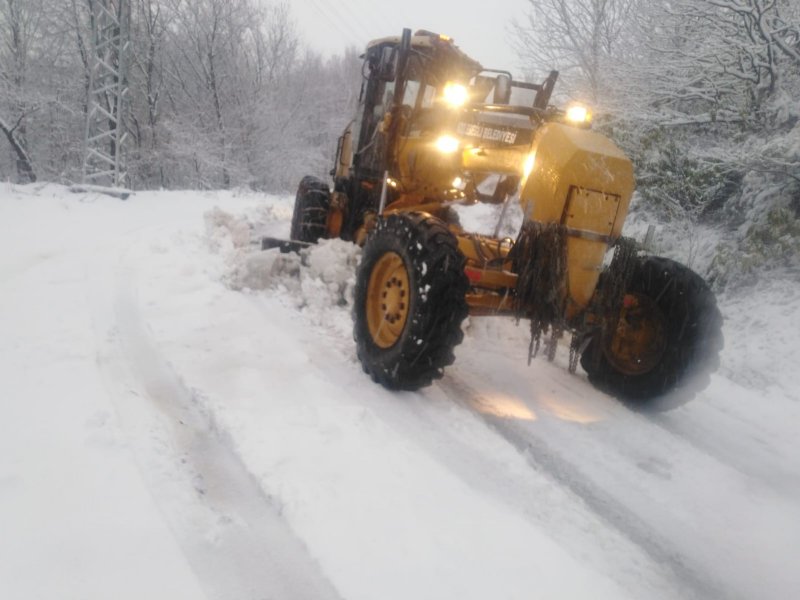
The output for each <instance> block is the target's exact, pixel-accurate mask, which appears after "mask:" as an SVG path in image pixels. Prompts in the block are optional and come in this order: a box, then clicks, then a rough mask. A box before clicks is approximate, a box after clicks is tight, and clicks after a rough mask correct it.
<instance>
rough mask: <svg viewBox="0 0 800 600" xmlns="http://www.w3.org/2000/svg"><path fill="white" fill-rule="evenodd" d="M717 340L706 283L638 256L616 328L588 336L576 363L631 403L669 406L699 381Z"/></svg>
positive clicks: (711, 363)
mask: <svg viewBox="0 0 800 600" xmlns="http://www.w3.org/2000/svg"><path fill="white" fill-rule="evenodd" d="M602 284H603V282H602V279H601V283H600V285H602ZM722 345H723V338H722V316H721V315H720V312H719V309H718V308H717V303H716V299H715V298H714V294H713V292H711V290H710V289H709V288H708V286H707V285H706V283H705V281H703V279H702V278H701V277H700V276H699V275H697V274H696V273H694V272H693V271H692V270H691V269H689V268H687V267H685V266H683V265H681V264H679V263H676V262H674V261H671V260H669V259H666V258H658V257H645V258H642V259H639V260H638V261H637V263H636V265H635V266H634V271H633V273H632V275H631V279H630V283H629V285H628V289H627V290H626V291H625V295H624V297H623V302H622V309H621V311H620V317H619V320H618V322H617V324H616V327H613V328H611V331H610V332H609V334H608V335H606V336H605V339H603V336H600V335H597V336H595V337H594V338H593V339H592V341H591V342H590V344H589V346H588V347H587V348H586V350H585V351H584V353H583V355H582V356H581V366H582V367H583V368H584V369H585V370H586V372H587V373H588V375H589V380H590V381H591V382H592V383H593V384H594V385H595V386H596V387H597V388H599V389H602V390H604V391H606V392H609V393H610V394H613V395H615V396H618V397H620V398H622V399H624V400H632V401H637V402H643V401H645V400H651V399H655V398H659V397H661V398H663V401H659V402H658V403H656V404H653V405H652V406H654V407H655V408H672V407H673V406H676V405H678V404H682V403H684V402H686V401H688V400H690V399H691V398H692V397H693V396H694V395H695V393H696V392H697V391H699V390H701V389H703V388H704V387H706V385H707V384H708V381H709V375H710V373H711V372H712V371H713V370H714V369H716V368H717V366H718V365H719V351H720V349H721V348H722Z"/></svg>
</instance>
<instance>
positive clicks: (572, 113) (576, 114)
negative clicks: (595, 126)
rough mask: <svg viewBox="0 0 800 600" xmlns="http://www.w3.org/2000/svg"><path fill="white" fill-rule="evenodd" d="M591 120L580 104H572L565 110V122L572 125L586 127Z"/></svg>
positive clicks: (590, 116) (586, 109)
mask: <svg viewBox="0 0 800 600" xmlns="http://www.w3.org/2000/svg"><path fill="white" fill-rule="evenodd" d="M591 120H592V113H590V112H589V109H588V108H586V107H585V106H582V105H580V104H573V105H572V106H570V107H569V108H568V109H567V121H569V122H570V123H573V124H574V125H586V124H588V123H589V122H590V121H591Z"/></svg>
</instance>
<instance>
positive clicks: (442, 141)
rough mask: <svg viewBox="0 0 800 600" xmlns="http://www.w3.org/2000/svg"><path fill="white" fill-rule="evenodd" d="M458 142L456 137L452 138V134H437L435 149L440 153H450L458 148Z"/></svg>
mask: <svg viewBox="0 0 800 600" xmlns="http://www.w3.org/2000/svg"><path fill="white" fill-rule="evenodd" d="M460 144H461V142H459V141H458V138H454V137H453V136H452V135H442V136H439V139H437V140H436V142H435V145H436V149H437V150H438V151H439V152H441V153H442V154H452V153H453V152H455V151H456V150H458V147H459V145H460Z"/></svg>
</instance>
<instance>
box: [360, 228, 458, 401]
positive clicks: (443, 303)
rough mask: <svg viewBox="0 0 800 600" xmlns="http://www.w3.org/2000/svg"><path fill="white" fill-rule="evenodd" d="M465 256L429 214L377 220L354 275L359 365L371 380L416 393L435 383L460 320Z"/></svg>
mask: <svg viewBox="0 0 800 600" xmlns="http://www.w3.org/2000/svg"><path fill="white" fill-rule="evenodd" d="M468 287H469V282H468V280H467V277H466V275H464V257H463V255H462V254H461V252H460V251H459V250H458V243H457V241H456V238H455V236H453V234H452V233H450V231H449V230H448V229H447V227H446V226H445V225H444V223H442V221H440V220H439V219H437V218H435V217H431V216H430V215H425V214H418V213H410V214H395V215H390V216H388V217H386V218H385V219H380V220H379V221H378V224H377V226H376V228H375V230H374V231H373V232H372V233H371V234H370V236H369V238H368V239H367V241H366V244H365V245H364V251H363V254H362V258H361V264H360V265H359V268H358V272H357V274H356V287H355V304H354V307H353V320H354V333H353V336H354V338H355V341H356V347H357V352H358V358H359V360H360V361H361V364H362V366H363V368H364V371H365V372H367V373H368V374H369V375H370V376H371V377H372V379H373V380H375V381H376V382H378V383H381V384H382V385H384V386H386V387H388V388H391V389H405V390H415V389H418V388H420V387H423V386H426V385H429V384H430V383H431V381H433V379H436V378H439V377H441V376H442V373H443V369H444V367H446V366H448V365H450V364H452V363H453V360H454V355H453V348H454V347H455V346H456V345H457V344H459V343H461V340H462V339H463V333H462V332H461V322H462V321H463V320H464V318H465V317H466V316H467V312H468V307H467V303H466V299H465V294H466V291H467V288H468Z"/></svg>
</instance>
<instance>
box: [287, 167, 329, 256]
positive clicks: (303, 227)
mask: <svg viewBox="0 0 800 600" xmlns="http://www.w3.org/2000/svg"><path fill="white" fill-rule="evenodd" d="M330 204H331V193H330V190H329V189H328V185H327V184H326V183H325V182H324V181H322V180H321V179H317V178H316V177H312V176H310V175H308V176H306V177H303V179H302V181H301V182H300V185H299V186H297V195H296V196H295V199H294V212H293V213H292V229H291V232H290V234H289V237H290V239H292V240H297V241H300V242H310V243H312V244H315V243H317V242H318V241H319V239H320V238H324V237H327V233H328V209H329V208H330Z"/></svg>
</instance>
